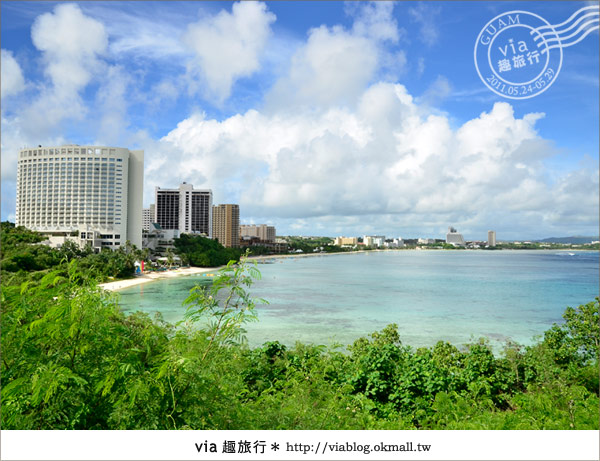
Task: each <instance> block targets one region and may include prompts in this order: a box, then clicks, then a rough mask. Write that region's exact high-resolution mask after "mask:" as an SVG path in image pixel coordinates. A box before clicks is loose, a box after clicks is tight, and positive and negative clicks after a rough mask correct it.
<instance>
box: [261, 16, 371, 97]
mask: <svg viewBox="0 0 600 461" xmlns="http://www.w3.org/2000/svg"><path fill="white" fill-rule="evenodd" d="M377 64H378V60H377V47H376V45H375V43H374V42H373V41H371V40H369V39H368V38H365V37H362V36H357V35H353V34H352V33H350V32H348V31H346V30H344V29H343V28H342V27H340V26H335V27H333V28H332V29H329V28H328V27H326V26H321V27H319V28H317V29H311V31H310V32H309V37H308V41H307V43H306V45H305V46H303V47H301V48H300V49H299V50H298V51H297V52H296V54H295V55H294V56H293V58H292V62H291V65H290V70H289V73H288V75H286V76H284V77H283V78H281V79H280V80H279V81H278V82H277V83H276V84H275V86H274V88H273V90H272V91H271V93H270V94H268V95H267V103H268V105H269V106H271V107H278V108H281V107H290V108H291V106H308V107H315V106H316V107H323V106H324V107H327V106H330V105H347V104H353V103H354V101H355V99H356V97H357V95H358V94H359V93H360V91H362V89H364V87H365V86H366V85H367V83H368V82H369V81H370V80H371V78H372V77H373V74H374V72H375V70H376V69H377Z"/></svg>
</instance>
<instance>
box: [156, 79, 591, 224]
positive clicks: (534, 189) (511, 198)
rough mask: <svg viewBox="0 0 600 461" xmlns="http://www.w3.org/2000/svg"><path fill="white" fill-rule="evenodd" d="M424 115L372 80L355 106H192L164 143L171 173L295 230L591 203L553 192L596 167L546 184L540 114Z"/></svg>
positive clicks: (577, 186)
mask: <svg viewBox="0 0 600 461" xmlns="http://www.w3.org/2000/svg"><path fill="white" fill-rule="evenodd" d="M423 112H424V111H423V108H422V107H420V106H419V104H418V103H417V102H415V100H414V99H413V98H412V97H411V96H410V95H409V94H408V92H407V91H406V88H404V87H403V86H402V85H393V84H387V83H378V84H375V85H372V86H370V87H369V88H368V89H367V90H366V91H364V92H363V93H362V95H361V96H360V98H359V103H358V104H357V107H356V109H355V110H352V109H349V108H346V109H339V108H329V109H328V110H324V111H321V112H320V113H318V114H315V113H314V112H310V111H309V112H296V113H293V114H292V113H288V112H279V113H268V114H267V113H261V112H258V111H255V110H252V111H248V112H246V113H245V114H240V115H236V116H234V117H231V118H228V119H226V120H223V121H222V122H219V121H216V120H212V119H207V118H206V117H205V116H204V115H201V114H196V115H195V116H193V117H190V118H188V119H186V120H185V121H183V122H181V123H180V124H179V125H178V126H177V128H176V129H174V130H173V131H171V133H169V134H168V135H167V136H166V137H165V138H164V139H163V140H162V142H163V143H164V144H165V145H168V146H170V148H171V149H175V150H176V151H179V156H178V157H177V159H178V160H177V163H176V164H178V165H180V167H179V168H177V167H176V168H175V169H174V170H171V171H173V175H174V176H177V175H179V176H178V177H181V180H186V179H188V180H192V182H193V178H194V176H195V175H198V177H201V178H203V184H201V185H202V186H205V187H212V188H213V189H220V190H221V193H222V194H223V197H222V199H224V200H228V201H234V202H235V201H237V202H239V203H240V205H241V209H242V215H243V216H246V217H253V218H255V219H258V220H260V219H261V218H262V219H263V220H264V219H265V218H271V219H273V220H275V221H277V219H279V220H282V222H286V223H290V225H291V224H292V223H295V225H298V226H300V227H298V229H301V228H302V227H301V224H302V221H296V220H306V219H307V218H309V217H312V218H313V219H312V220H311V222H314V223H315V225H316V224H317V223H319V222H321V223H331V222H334V221H335V220H337V219H339V220H340V222H347V223H350V222H351V220H350V221H348V220H349V219H350V218H352V217H357V216H363V217H364V219H362V221H361V222H364V221H365V220H367V221H369V219H375V218H368V217H369V216H375V215H377V216H378V218H377V219H380V220H381V222H382V223H383V222H385V223H387V224H386V225H389V226H393V227H394V228H396V229H397V232H396V233H402V232H403V231H402V228H408V227H409V226H415V222H417V223H419V225H421V224H423V225H427V226H429V227H430V228H432V229H440V231H442V230H443V229H445V228H446V226H447V225H449V224H456V225H459V224H460V223H461V222H462V223H464V224H465V225H466V226H469V227H470V228H471V229H476V228H477V226H480V227H481V228H485V227H493V228H498V229H502V226H507V227H510V226H511V225H512V224H510V223H512V222H513V221H514V220H515V219H523V222H524V224H523V226H525V227H526V226H527V225H530V226H531V229H536V226H538V227H537V228H539V226H546V228H552V226H557V225H558V224H557V223H558V218H557V216H564V215H565V213H576V214H578V215H586V213H587V212H589V210H591V209H593V207H594V206H595V207H596V208H597V206H598V197H597V196H595V195H594V194H587V197H586V199H585V200H581V202H580V203H572V202H571V201H570V200H569V201H566V200H564V199H561V198H560V197H564V196H565V195H566V196H571V197H572V196H574V195H576V194H575V191H581V193H585V192H583V191H584V190H585V184H588V185H589V181H592V184H594V183H595V184H597V182H598V180H597V177H596V178H595V179H594V175H593V174H591V173H589V172H588V173H585V172H583V171H577V172H572V173H570V174H569V175H561V176H560V177H559V179H558V180H557V181H554V182H548V180H547V177H546V168H545V166H544V161H545V160H546V159H548V158H550V157H552V156H553V155H555V151H554V149H553V148H552V146H551V144H550V143H548V142H547V141H546V140H544V139H541V138H540V137H539V136H538V134H537V132H536V130H535V123H536V121H537V120H538V119H539V118H540V117H542V116H543V114H535V113H534V114H527V115H525V116H523V117H522V118H516V117H515V116H514V113H513V109H512V107H511V105H510V104H507V103H496V104H495V105H494V106H493V108H492V109H491V110H490V111H489V112H484V113H482V114H481V115H480V116H479V117H476V118H474V119H472V120H470V121H468V122H467V123H465V124H463V125H462V126H461V127H459V128H457V129H453V128H452V127H451V126H450V123H449V120H448V118H447V117H446V116H444V115H426V116H423V115H422V114H423ZM148 181H150V182H152V181H154V178H153V177H152V175H150V177H149V178H148ZM157 184H159V183H157ZM217 185H218V187H217ZM588 190H589V189H588ZM586 210H587V212H586ZM515 216H516V218H515ZM491 219H493V220H494V221H493V222H490V220H491ZM456 220H458V221H459V222H457V221H456ZM527 223H529V224H527ZM359 227H360V225H357V226H356V228H354V229H353V230H355V232H356V231H358V229H357V228H359ZM330 228H331V226H330ZM388 229H389V228H388ZM349 231H350V232H351V230H349V229H346V230H345V231H340V232H342V233H348V232H349ZM358 232H360V231H358Z"/></svg>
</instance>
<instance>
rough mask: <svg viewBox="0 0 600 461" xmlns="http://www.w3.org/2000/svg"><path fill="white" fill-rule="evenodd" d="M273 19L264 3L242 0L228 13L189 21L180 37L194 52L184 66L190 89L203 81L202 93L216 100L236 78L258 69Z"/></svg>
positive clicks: (201, 85) (198, 86) (229, 89)
mask: <svg viewBox="0 0 600 461" xmlns="http://www.w3.org/2000/svg"><path fill="white" fill-rule="evenodd" d="M274 21H275V15H274V14H273V13H271V12H269V11H268V10H267V7H266V5H265V4H264V3H256V2H242V3H235V4H234V5H233V7H232V10H231V13H229V12H227V11H225V10H222V11H220V12H219V13H218V14H217V15H215V16H211V17H208V18H203V19H201V20H200V21H198V22H196V23H193V24H190V25H189V26H188V28H187V31H186V33H185V34H184V36H183V40H184V42H185V43H186V44H187V45H188V46H189V47H190V48H191V49H192V50H193V52H194V53H195V59H194V60H192V61H191V62H190V63H189V66H188V72H189V75H190V77H191V78H192V79H194V80H195V82H194V83H193V87H192V89H193V90H196V91H197V90H198V89H200V88H202V87H203V86H204V85H207V87H208V91H205V93H204V95H205V96H206V97H208V98H209V99H211V100H215V101H217V102H222V101H224V100H225V99H227V98H228V97H229V95H230V94H231V88H232V86H233V84H234V83H235V81H236V80H238V79H239V78H242V77H247V76H249V75H252V73H254V72H256V71H257V70H258V69H259V67H260V56H261V53H262V51H263V49H264V47H265V45H266V42H267V38H268V37H269V35H270V33H271V23H273V22H274Z"/></svg>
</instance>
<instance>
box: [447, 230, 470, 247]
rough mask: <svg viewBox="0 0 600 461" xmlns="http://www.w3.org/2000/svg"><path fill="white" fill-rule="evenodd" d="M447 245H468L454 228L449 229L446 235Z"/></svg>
mask: <svg viewBox="0 0 600 461" xmlns="http://www.w3.org/2000/svg"><path fill="white" fill-rule="evenodd" d="M446 243H450V244H452V245H454V246H462V247H464V246H465V245H466V243H465V239H464V238H463V236H462V234H460V233H459V232H458V231H457V230H456V229H455V228H454V227H452V226H450V227H449V228H448V233H447V234H446Z"/></svg>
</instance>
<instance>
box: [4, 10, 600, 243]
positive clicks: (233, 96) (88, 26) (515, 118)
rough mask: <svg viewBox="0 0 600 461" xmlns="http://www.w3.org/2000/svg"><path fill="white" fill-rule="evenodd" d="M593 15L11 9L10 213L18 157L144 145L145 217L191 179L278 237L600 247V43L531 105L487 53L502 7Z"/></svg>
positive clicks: (586, 44) (572, 50)
mask: <svg viewBox="0 0 600 461" xmlns="http://www.w3.org/2000/svg"><path fill="white" fill-rule="evenodd" d="M590 5H594V3H591V2H393V3H387V2H376V3H374V4H372V3H367V2H364V3H363V2H350V3H346V2H266V3H258V2H252V3H250V2H248V3H242V4H240V3H229V2H69V3H60V2H58V3H54V2H11V1H3V2H2V3H1V4H0V8H1V45H2V81H1V86H2V219H3V220H5V219H14V209H15V187H16V184H15V182H16V156H17V152H18V149H19V148H21V147H22V146H33V145H38V144H41V145H51V144H59V143H66V142H71V143H77V144H105V145H116V146H120V147H129V148H132V149H133V148H142V149H144V151H145V157H146V158H145V184H144V204H145V206H147V205H148V204H150V203H152V201H153V193H154V187H155V186H161V187H176V186H177V185H178V184H179V183H180V182H181V181H187V182H189V183H192V184H194V186H195V187H199V188H205V187H207V188H211V189H212V190H213V193H214V199H215V203H239V204H240V213H241V220H242V222H246V223H252V222H253V223H269V224H274V225H275V226H276V227H277V231H278V234H280V235H287V234H294V235H330V236H335V235H363V234H372V233H377V234H385V235H388V236H390V237H392V236H393V237H397V236H402V237H405V238H409V237H419V236H423V237H438V238H440V237H443V235H444V234H445V231H446V229H447V227H448V226H450V225H453V226H455V227H457V228H458V229H459V230H460V231H461V232H463V233H464V234H465V237H466V238H468V239H485V238H486V235H487V230H488V229H495V230H496V231H497V234H498V238H499V239H500V240H502V239H533V238H543V237H549V236H558V235H575V234H579V235H581V234H585V235H597V234H598V195H599V193H598V145H599V141H598V126H599V123H600V122H599V119H598V118H599V117H598V107H599V81H598V74H599V62H598V56H599V54H600V53H599V50H598V32H597V31H594V32H592V33H591V34H589V35H588V36H587V37H586V38H585V39H583V40H582V41H581V42H579V43H577V44H575V45H573V46H571V47H568V48H564V49H563V61H562V68H561V70H560V73H559V75H558V76H557V78H556V80H555V81H554V83H553V84H552V86H551V87H549V88H548V89H547V90H546V91H545V92H543V93H541V94H539V95H537V96H535V97H532V98H529V99H522V100H512V99H506V98H503V97H501V96H499V95H497V94H495V93H493V92H492V91H490V90H489V89H488V88H487V87H486V86H485V85H484V84H483V82H482V81H481V80H480V78H479V76H478V74H477V71H476V68H475V64H474V59H473V53H474V46H475V41H476V39H477V36H478V34H479V33H480V31H481V30H482V28H483V27H484V26H485V25H486V23H487V22H488V21H490V20H491V19H492V18H494V17H495V16H497V15H499V14H501V13H504V12H507V11H512V10H521V11H528V12H531V13H535V14H537V15H539V16H541V17H543V18H544V19H546V20H547V21H548V22H549V23H550V24H553V25H556V24H559V23H562V22H563V21H565V20H567V19H568V18H569V16H571V14H573V13H575V12H576V11H577V10H578V9H580V8H582V7H586V6H590ZM596 5H597V3H596Z"/></svg>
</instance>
